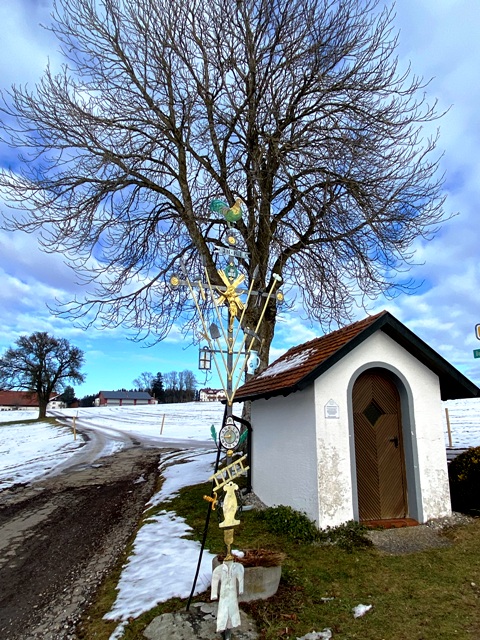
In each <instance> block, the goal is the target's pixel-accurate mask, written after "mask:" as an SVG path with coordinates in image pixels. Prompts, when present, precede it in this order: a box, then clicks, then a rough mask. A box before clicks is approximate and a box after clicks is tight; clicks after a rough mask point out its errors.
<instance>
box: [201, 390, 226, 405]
mask: <svg viewBox="0 0 480 640" xmlns="http://www.w3.org/2000/svg"><path fill="white" fill-rule="evenodd" d="M199 398H200V402H220V401H222V400H225V391H224V390H223V389H210V388H208V387H207V388H206V389H200V392H199Z"/></svg>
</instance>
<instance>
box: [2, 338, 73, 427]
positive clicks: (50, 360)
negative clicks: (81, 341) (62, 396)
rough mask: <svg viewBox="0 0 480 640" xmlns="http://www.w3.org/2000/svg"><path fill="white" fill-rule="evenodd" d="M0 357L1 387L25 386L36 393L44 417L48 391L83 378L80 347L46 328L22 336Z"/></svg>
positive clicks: (48, 398)
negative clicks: (50, 333) (50, 332)
mask: <svg viewBox="0 0 480 640" xmlns="http://www.w3.org/2000/svg"><path fill="white" fill-rule="evenodd" d="M15 344H16V345H17V348H16V349H14V348H13V347H10V348H9V349H7V350H6V352H5V353H4V354H3V356H2V357H1V358H0V388H3V389H25V390H26V391H31V392H32V393H35V394H36V395H37V398H38V405H39V408H40V412H39V417H40V418H44V417H45V416H46V412H47V404H48V402H49V400H50V396H51V394H52V393H53V392H54V391H56V392H60V391H62V389H63V388H64V387H65V383H66V382H67V381H75V382H84V380H85V376H84V375H83V374H81V373H80V369H81V367H82V365H83V360H84V354H83V351H81V350H80V349H78V348H77V347H74V346H72V345H71V344H70V343H69V342H68V340H66V339H65V338H54V337H53V336H50V335H48V333H45V332H38V331H37V332H35V333H32V335H31V336H21V337H20V338H19V339H18V340H17V341H16V343H15Z"/></svg>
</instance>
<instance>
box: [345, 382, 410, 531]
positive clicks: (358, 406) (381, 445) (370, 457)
mask: <svg viewBox="0 0 480 640" xmlns="http://www.w3.org/2000/svg"><path fill="white" fill-rule="evenodd" d="M352 399H353V410H354V431H355V457H356V464H357V493H358V507H359V516H360V520H377V519H387V518H402V517H405V516H406V514H407V510H406V483H405V471H404V458H403V442H402V430H401V418H400V399H399V396H398V391H397V389H396V386H395V384H394V382H393V380H391V379H389V377H388V374H386V373H385V374H384V373H383V372H382V373H379V372H378V370H372V371H367V372H365V373H364V374H362V375H361V376H360V377H359V378H358V380H357V382H356V383H355V385H354V388H353V393H352Z"/></svg>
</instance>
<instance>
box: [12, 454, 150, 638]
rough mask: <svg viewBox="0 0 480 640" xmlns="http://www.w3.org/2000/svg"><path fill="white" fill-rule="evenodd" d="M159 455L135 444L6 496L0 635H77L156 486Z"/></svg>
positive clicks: (22, 487) (54, 636)
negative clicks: (83, 614) (88, 607)
mask: <svg viewBox="0 0 480 640" xmlns="http://www.w3.org/2000/svg"><path fill="white" fill-rule="evenodd" d="M159 457H160V451H159V450H158V449H142V448H140V447H134V448H131V449H127V450H124V451H121V452H119V453H117V454H115V455H113V456H109V457H106V458H101V459H100V460H99V461H98V463H97V464H94V465H90V466H88V467H86V468H77V469H75V470H71V471H69V472H67V473H65V474H63V475H61V476H58V477H56V478H50V479H48V480H45V481H43V482H39V483H35V484H31V485H28V486H18V487H15V488H13V489H9V490H5V491H3V492H1V493H0V638H2V640H27V639H28V640H73V639H74V638H76V635H75V626H76V624H77V622H78V621H79V619H80V617H81V615H82V613H83V612H84V610H85V609H86V607H87V606H88V605H89V604H90V602H91V600H92V598H93V596H94V594H95V592H96V590H97V589H98V587H99V585H100V583H101V581H102V579H103V578H104V577H105V576H106V575H107V574H108V573H109V572H110V571H111V570H112V568H113V567H114V566H115V564H116V562H117V560H118V559H119V557H120V556H121V554H122V553H123V551H124V549H125V545H126V544H127V542H128V541H129V539H130V537H131V536H132V534H133V533H134V532H135V530H136V527H137V525H138V522H139V520H140V518H141V515H142V512H143V511H144V508H145V504H146V503H147V502H148V500H149V498H150V497H151V495H152V493H153V491H154V490H155V485H156V480H157V477H158V461H159ZM140 478H141V480H140V481H138V480H139V479H140ZM136 481H137V482H136Z"/></svg>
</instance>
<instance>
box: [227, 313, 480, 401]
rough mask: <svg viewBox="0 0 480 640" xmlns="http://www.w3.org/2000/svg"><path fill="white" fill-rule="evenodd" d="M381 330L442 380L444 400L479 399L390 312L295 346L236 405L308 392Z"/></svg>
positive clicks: (254, 381) (253, 381)
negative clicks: (310, 387)
mask: <svg viewBox="0 0 480 640" xmlns="http://www.w3.org/2000/svg"><path fill="white" fill-rule="evenodd" d="M378 330H381V331H383V332H384V333H386V334H387V335H389V336H390V337H391V338H392V339H394V340H395V341H396V342H397V343H398V344H400V345H401V346H402V347H403V348H405V349H406V350H407V351H409V352H410V353H411V354H412V355H414V356H415V357H416V358H417V359H418V360H419V361H420V362H422V363H423V364H424V365H426V366H427V367H428V368H430V369H431V370H432V371H434V372H435V373H436V374H437V375H438V376H439V378H440V390H441V397H442V400H449V399H455V398H469V397H476V396H477V395H479V394H480V390H479V389H478V388H477V387H476V386H475V385H474V384H473V383H472V382H471V381H470V380H468V378H466V377H465V376H463V374H461V373H460V372H459V371H458V370H457V369H455V367H453V366H452V365H451V364H449V363H448V362H447V361H446V360H444V359H443V358H442V357H441V356H440V355H439V354H438V353H436V352H435V351H434V350H433V349H432V348H431V347H429V346H428V345H427V344H426V343H425V342H423V341H422V340H421V339H420V338H418V336H416V335H415V334H414V333H413V332H412V331H410V330H409V329H407V327H405V326H404V325H403V324H402V323H401V322H399V321H398V320H397V319H396V318H394V316H392V315H391V314H390V313H389V312H388V311H381V312H380V313H377V314H376V315H373V316H368V317H367V318H365V319H363V320H359V321H358V322H354V323H353V324H350V325H348V326H346V327H343V328H341V329H337V330H336V331H333V332H332V333H329V334H327V335H324V336H321V337H320V338H315V339H313V340H310V341H309V342H305V343H304V344H301V345H298V346H296V347H292V348H291V349H289V350H288V351H287V352H286V353H285V354H284V355H282V356H280V358H278V359H277V360H275V362H273V363H272V364H270V365H269V366H268V367H267V368H266V369H265V370H264V371H262V372H261V373H259V374H258V375H256V376H254V377H253V378H251V379H250V380H249V381H248V382H246V383H245V384H244V385H242V386H241V387H240V388H239V389H237V392H236V394H235V400H234V401H235V402H243V401H245V400H255V399H258V398H270V397H273V396H277V395H288V394H289V393H293V392H295V391H299V390H301V389H305V388H306V387H307V386H308V385H309V384H311V383H312V382H313V381H314V380H315V379H316V378H318V377H319V376H320V375H321V374H322V373H324V372H325V371H326V370H327V369H329V368H330V367H331V366H332V365H333V364H335V363H336V362H338V361H339V360H341V359H342V358H343V357H345V356H346V355H347V354H348V353H349V352H350V351H351V350H352V349H354V348H355V347H356V346H358V345H359V344H360V343H361V342H363V341H364V340H365V339H366V338H368V337H369V336H370V335H372V334H373V333H375V332H376V331H378Z"/></svg>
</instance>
